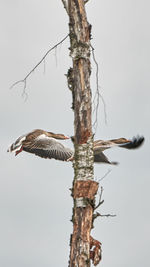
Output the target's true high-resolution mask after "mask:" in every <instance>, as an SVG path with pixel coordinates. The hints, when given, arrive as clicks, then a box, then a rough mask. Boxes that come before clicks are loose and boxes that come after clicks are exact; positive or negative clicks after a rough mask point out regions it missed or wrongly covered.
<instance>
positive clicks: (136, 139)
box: [119, 136, 144, 149]
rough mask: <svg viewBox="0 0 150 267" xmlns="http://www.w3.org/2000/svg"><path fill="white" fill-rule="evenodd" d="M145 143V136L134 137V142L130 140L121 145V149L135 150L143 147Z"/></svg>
mask: <svg viewBox="0 0 150 267" xmlns="http://www.w3.org/2000/svg"><path fill="white" fill-rule="evenodd" d="M143 142H144V137H143V136H137V137H133V138H132V140H128V142H126V143H123V144H120V145H119V147H123V148H127V149H135V148H138V147H139V146H141V145H142V143H143Z"/></svg>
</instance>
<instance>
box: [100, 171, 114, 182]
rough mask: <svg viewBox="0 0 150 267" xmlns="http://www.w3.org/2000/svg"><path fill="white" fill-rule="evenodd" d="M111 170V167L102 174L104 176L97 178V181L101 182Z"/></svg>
mask: <svg viewBox="0 0 150 267" xmlns="http://www.w3.org/2000/svg"><path fill="white" fill-rule="evenodd" d="M111 171H112V170H111V169H109V170H108V171H107V172H106V173H105V174H104V176H103V177H101V178H100V179H99V180H98V182H101V181H102V180H103V179H105V178H106V176H107V175H108V174H109V173H110V172H111Z"/></svg>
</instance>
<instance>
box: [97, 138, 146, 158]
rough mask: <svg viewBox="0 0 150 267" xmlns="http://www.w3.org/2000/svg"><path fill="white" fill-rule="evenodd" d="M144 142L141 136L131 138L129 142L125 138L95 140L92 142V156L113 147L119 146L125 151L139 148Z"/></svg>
mask: <svg viewBox="0 0 150 267" xmlns="http://www.w3.org/2000/svg"><path fill="white" fill-rule="evenodd" d="M143 141H144V137H143V136H137V137H133V138H132V139H131V140H128V139H126V138H117V139H112V140H107V141H103V140H97V141H94V154H97V153H99V152H102V151H104V150H105V149H109V148H111V147H114V146H119V147H123V148H127V149H135V148H138V147H139V146H141V144H142V143H143Z"/></svg>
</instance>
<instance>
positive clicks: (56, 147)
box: [23, 134, 73, 161]
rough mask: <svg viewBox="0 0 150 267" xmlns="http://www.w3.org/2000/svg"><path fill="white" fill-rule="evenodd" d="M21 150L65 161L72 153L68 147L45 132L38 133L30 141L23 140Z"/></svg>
mask: <svg viewBox="0 0 150 267" xmlns="http://www.w3.org/2000/svg"><path fill="white" fill-rule="evenodd" d="M23 150H24V151H26V152H29V153H33V154H35V155H37V156H39V157H42V158H49V159H52V158H54V159H57V160H62V161H66V160H67V159H69V158H70V157H71V156H72V155H73V151H72V150H71V149H70V148H67V147H65V146H64V145H63V144H61V143H60V142H58V141H57V140H56V139H54V138H52V137H48V136H46V135H45V134H42V135H39V136H38V137H37V138H35V139H34V140H32V142H24V144H23Z"/></svg>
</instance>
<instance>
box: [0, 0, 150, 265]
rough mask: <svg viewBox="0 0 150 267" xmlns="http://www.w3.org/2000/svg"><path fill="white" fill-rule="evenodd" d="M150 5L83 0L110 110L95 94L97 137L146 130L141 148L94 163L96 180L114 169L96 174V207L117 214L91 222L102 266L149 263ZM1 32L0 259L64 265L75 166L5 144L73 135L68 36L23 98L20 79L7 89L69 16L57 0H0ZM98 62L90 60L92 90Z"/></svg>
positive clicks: (62, 31) (64, 28) (133, 0)
mask: <svg viewBox="0 0 150 267" xmlns="http://www.w3.org/2000/svg"><path fill="white" fill-rule="evenodd" d="M149 10H150V2H149V1H148V0H143V1H142V0H141V1H140V0H126V1H124V0H114V1H112V0H107V1H106V0H101V1H100V0H99V1H98V0H97V1H96V0H91V1H89V3H88V4H87V15H88V21H89V22H90V23H91V24H92V37H93V39H92V45H93V46H94V48H95V55H96V59H97V61H98V63H99V84H100V90H101V94H102V96H103V98H104V100H105V102H106V112H107V125H106V124H105V118H104V109H103V103H102V102H101V101H100V109H99V114H98V115H99V117H98V128H97V132H96V136H95V138H99V139H109V138H117V137H126V138H131V137H132V136H134V135H137V134H142V135H144V136H145V143H144V145H143V146H142V147H141V148H140V149H138V150H135V151H127V150H123V149H119V148H118V149H117V148H116V149H112V150H111V151H107V153H106V154H107V156H109V158H110V159H111V160H113V161H119V162H120V165H119V166H117V167H116V166H114V167H109V166H107V165H96V166H95V179H96V180H98V179H100V178H102V177H103V176H104V175H105V173H106V172H107V171H108V169H111V172H110V173H109V175H108V176H107V177H106V178H105V179H103V180H102V182H101V185H102V186H103V188H104V193H103V198H104V200H105V202H104V204H103V206H102V207H101V209H100V210H99V212H101V213H103V214H105V213H112V214H116V215H117V216H116V217H115V218H109V219H108V218H102V219H97V221H96V222H95V228H94V230H92V236H93V237H94V238H96V239H98V240H99V241H101V242H102V250H103V259H102V262H101V265H100V266H101V267H106V266H111V267H120V266H121V267H126V266H132V267H141V266H144V267H148V266H150V259H149V258H150V257H149V248H150V227H149V223H150V214H149V203H150V197H149V187H150V177H149V166H150V159H149V158H150V156H149V149H150V141H149V133H150V123H149V114H150V108H149V99H150V90H149V88H150V78H149V77H150V75H149V68H150V66H149V65H150V49H149V48H150V30H149V28H150V16H149ZM0 33H1V38H0V73H1V75H0V80H1V81H0V84H1V90H0V122H1V142H0V162H1V168H0V266H2V267H10V266H11V267H33V266H36V267H48V266H53V267H58V266H62V267H65V266H67V265H68V258H69V239H70V234H71V232H72V223H71V222H70V219H71V215H72V198H71V196H70V191H69V188H70V187H71V186H72V180H73V169H72V165H71V164H70V163H63V162H59V161H55V160H44V159H41V158H38V157H36V156H34V155H32V154H31V155H30V154H28V153H26V152H22V153H21V154H19V155H18V156H17V157H14V155H11V154H9V153H7V152H6V151H7V148H8V146H9V144H11V143H12V142H14V141H15V140H16V138H18V137H19V136H20V135H22V134H24V133H27V132H30V131H31V130H32V129H36V128H41V129H45V130H49V131H53V132H56V133H57V132H61V133H64V134H66V135H72V134H73V112H72V110H71V105H72V98H71V93H70V91H69V90H68V88H67V83H66V77H65V75H64V74H66V73H67V71H68V68H69V67H70V66H71V59H70V58H69V50H68V48H69V40H66V41H65V42H64V43H63V44H62V45H61V46H59V47H58V48H57V50H54V51H53V52H52V53H51V54H50V55H49V56H48V57H47V58H46V61H45V68H44V64H41V66H40V67H39V68H38V69H37V70H36V71H35V72H34V73H33V74H32V75H31V76H30V78H29V79H28V80H27V88H26V92H27V94H28V99H27V101H26V102H25V101H24V98H23V97H22V92H23V85H22V84H19V85H17V86H16V87H14V88H13V89H12V90H10V89H9V87H10V85H11V84H12V83H14V82H16V81H17V80H20V79H23V78H24V77H25V76H26V75H27V73H28V72H29V71H30V70H31V69H32V68H33V67H34V66H35V64H36V63H37V62H38V61H39V60H40V59H41V57H42V56H43V55H44V53H45V52H46V51H47V50H48V49H49V48H50V47H52V46H53V45H55V44H56V43H57V42H59V41H60V40H61V39H62V38H63V37H64V36H66V35H67V33H68V18H67V15H66V13H65V10H64V8H63V5H62V2H61V0H57V1H56V0H49V1H48V0H44V1H39V0H13V1H11V0H0ZM44 69H45V71H44ZM95 71H96V68H95V64H94V62H93V60H92V77H91V88H92V92H93V94H94V91H95V88H96V80H95ZM67 145H68V146H70V147H71V146H72V144H71V143H70V142H69V141H67Z"/></svg>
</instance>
